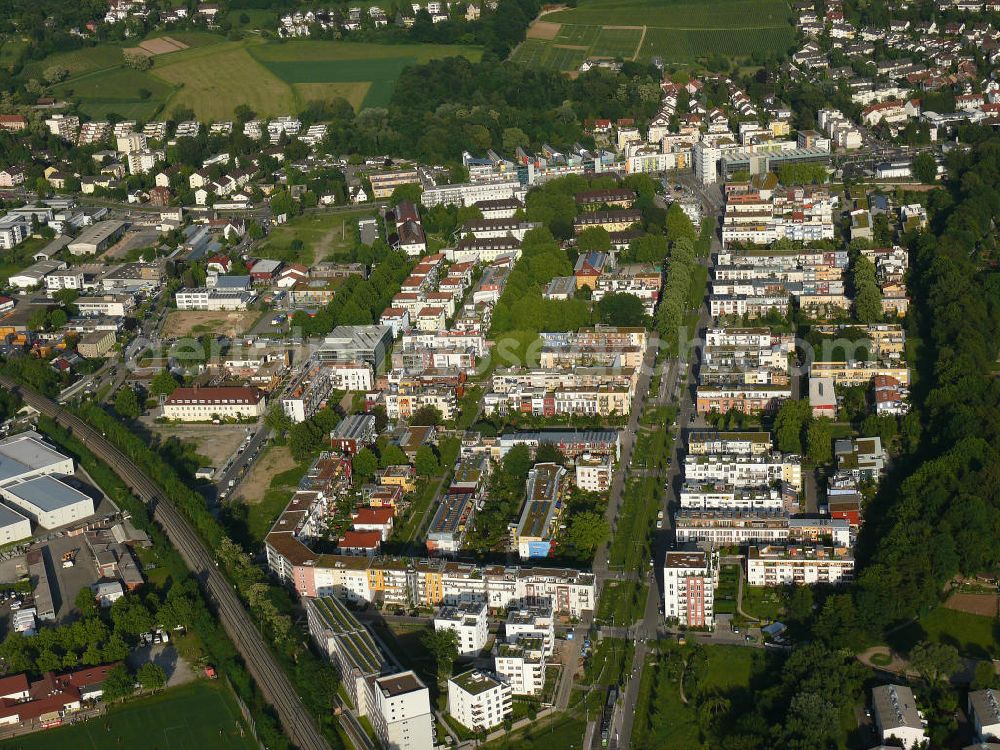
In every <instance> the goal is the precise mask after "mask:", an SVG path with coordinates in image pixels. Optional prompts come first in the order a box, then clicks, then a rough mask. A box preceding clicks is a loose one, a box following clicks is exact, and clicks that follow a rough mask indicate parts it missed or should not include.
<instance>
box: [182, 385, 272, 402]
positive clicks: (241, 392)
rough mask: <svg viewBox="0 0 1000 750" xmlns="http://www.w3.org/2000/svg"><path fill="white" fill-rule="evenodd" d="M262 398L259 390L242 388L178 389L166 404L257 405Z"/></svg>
mask: <svg viewBox="0 0 1000 750" xmlns="http://www.w3.org/2000/svg"><path fill="white" fill-rule="evenodd" d="M262 398H264V392H263V391H261V390H259V389H257V388H242V387H240V386H219V387H207V388H177V389H176V390H175V391H174V392H173V393H171V394H170V396H168V397H167V401H166V403H168V404H176V403H181V402H184V401H191V402H194V403H197V404H220V403H242V404H256V403H259V402H260V400H261V399H262Z"/></svg>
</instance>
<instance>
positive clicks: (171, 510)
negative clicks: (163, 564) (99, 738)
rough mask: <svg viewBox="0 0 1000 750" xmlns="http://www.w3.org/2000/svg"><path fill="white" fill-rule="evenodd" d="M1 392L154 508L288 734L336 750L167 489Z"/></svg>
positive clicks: (110, 450) (309, 748)
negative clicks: (81, 447) (76, 443)
mask: <svg viewBox="0 0 1000 750" xmlns="http://www.w3.org/2000/svg"><path fill="white" fill-rule="evenodd" d="M0 387H3V388H6V389H8V390H10V391H13V392H14V393H16V394H17V395H18V396H20V397H21V400H22V401H24V403H25V404H27V405H28V406H31V407H32V408H34V409H36V410H38V411H39V412H40V413H42V414H44V415H45V416H47V417H50V418H52V419H53V420H55V421H56V422H57V423H58V424H60V425H61V426H63V427H64V428H66V429H67V430H69V431H70V432H71V433H72V434H73V435H74V436H75V437H77V438H78V439H80V440H81V441H82V442H83V443H84V444H86V446H87V448H88V449H89V450H90V451H91V452H92V453H93V454H94V455H95V456H96V457H97V458H99V459H100V460H102V461H104V462H105V463H107V464H108V466H110V467H111V468H112V469H113V470H114V472H115V473H116V474H117V475H118V476H119V477H121V479H122V481H123V482H125V484H127V485H128V486H129V488H130V489H131V490H132V491H133V492H134V493H135V494H136V495H137V496H138V497H139V498H140V499H141V500H142V501H143V502H145V503H146V504H147V505H148V506H149V508H150V511H151V513H152V516H153V519H154V520H155V521H156V522H157V523H158V524H159V525H160V526H161V527H163V530H164V531H165V532H166V534H167V538H168V539H169V540H170V543H171V544H173V545H174V547H176V548H177V551H178V552H180V554H181V557H183V558H184V562H185V563H186V564H187V566H188V568H190V569H191V572H192V573H194V574H195V576H196V577H197V578H198V581H199V582H200V583H201V585H202V588H203V590H204V591H205V594H206V596H207V597H208V600H209V603H210V604H211V605H212V606H213V607H214V609H215V611H216V613H217V615H218V617H219V621H220V622H221V623H222V626H223V627H224V628H225V629H226V632H227V633H228V634H229V637H230V638H231V639H232V641H233V644H234V645H235V646H236V649H237V651H239V653H240V656H241V657H242V658H243V661H244V663H245V664H246V665H247V669H248V670H249V671H250V675H251V676H252V677H253V679H254V680H255V681H256V683H257V685H258V686H259V687H260V689H261V692H262V693H263V695H264V698H265V699H266V700H267V701H268V702H269V703H270V704H271V705H272V706H273V707H274V710H275V711H276V712H277V714H278V717H279V718H280V719H281V723H282V725H283V727H284V730H285V734H286V735H287V736H288V737H289V738H290V739H291V740H292V742H293V743H294V744H295V745H296V746H298V747H299V748H300V749H301V750H330V745H329V744H328V743H327V741H326V739H325V738H324V737H323V735H322V734H321V733H320V731H319V729H318V728H317V726H316V723H315V721H314V720H313V717H312V715H311V714H310V713H309V712H308V711H307V710H306V708H305V706H304V705H303V704H302V701H301V700H300V698H299V696H298V694H297V693H296V692H295V689H294V688H293V687H292V683H291V682H290V681H289V680H288V677H287V676H286V675H285V672H284V670H283V669H282V667H281V665H280V664H279V663H278V661H277V659H275V658H274V655H273V653H272V652H271V647H270V645H269V644H268V643H267V642H266V641H265V640H264V638H263V637H262V636H261V634H260V632H259V631H258V630H257V628H256V626H255V625H254V621H253V618H252V617H251V616H250V613H249V612H248V611H247V610H246V608H245V607H244V606H243V603H242V602H241V601H240V599H239V597H238V596H237V595H236V593H235V592H234V590H233V586H232V585H231V584H230V583H229V581H227V580H226V578H225V577H224V576H223V575H222V573H220V572H219V570H218V565H217V563H216V562H215V559H214V558H213V557H212V553H211V551H210V550H209V549H208V548H207V547H206V546H205V543H204V542H203V541H202V540H201V537H199V536H198V534H197V533H196V532H195V530H194V529H193V528H192V526H191V524H190V523H188V521H187V519H186V518H185V517H184V516H183V515H181V513H180V511H178V510H177V508H175V507H174V505H173V504H172V503H171V502H170V501H169V499H167V498H166V497H165V496H164V494H163V491H162V490H161V488H160V487H159V486H158V485H157V484H156V483H155V482H154V481H153V480H152V479H150V478H149V477H148V476H146V474H145V473H144V472H143V471H142V470H140V469H139V467H138V466H136V465H135V464H134V463H133V462H132V461H131V460H130V459H129V458H128V457H127V456H126V455H125V454H124V453H122V452H121V451H120V450H119V449H118V448H117V447H115V446H114V445H113V444H112V443H111V442H110V441H109V440H107V439H106V438H105V437H104V436H103V435H102V434H101V433H100V432H98V431H97V430H95V429H94V428H93V427H91V426H90V425H88V424H87V423H86V422H84V421H83V420H82V419H80V418H79V417H77V416H76V415H74V414H72V413H70V412H68V411H66V410H65V409H63V408H62V407H60V406H59V405H58V404H57V403H55V402H54V401H51V400H50V399H48V398H46V397H45V396H42V395H41V394H40V393H38V392H37V391H34V390H32V389H31V388H27V387H26V386H23V385H21V384H20V383H18V382H17V381H15V380H14V379H12V378H9V377H6V376H0Z"/></svg>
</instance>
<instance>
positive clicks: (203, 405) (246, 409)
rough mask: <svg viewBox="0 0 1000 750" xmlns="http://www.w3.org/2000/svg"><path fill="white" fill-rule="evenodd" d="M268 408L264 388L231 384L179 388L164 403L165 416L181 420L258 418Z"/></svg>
mask: <svg viewBox="0 0 1000 750" xmlns="http://www.w3.org/2000/svg"><path fill="white" fill-rule="evenodd" d="M266 410H267V399H266V398H265V396H264V392H263V391H260V390H258V389H256V388H242V387H231V386H219V387H209V386H206V387H194V388H177V389H176V390H174V392H173V393H171V394H170V395H169V396H168V397H167V400H166V401H165V402H164V403H163V417H164V418H165V419H176V420H179V421H181V422H206V421H209V420H213V419H236V420H242V419H257V418H258V417H262V416H263V415H264V413H265V412H266Z"/></svg>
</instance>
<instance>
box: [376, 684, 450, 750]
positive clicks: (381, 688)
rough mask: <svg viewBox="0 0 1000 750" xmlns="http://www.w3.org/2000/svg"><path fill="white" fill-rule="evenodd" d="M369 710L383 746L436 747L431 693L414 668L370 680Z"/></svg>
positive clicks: (406, 748) (405, 749) (412, 749)
mask: <svg viewBox="0 0 1000 750" xmlns="http://www.w3.org/2000/svg"><path fill="white" fill-rule="evenodd" d="M367 713H368V718H369V719H370V720H371V723H372V727H373V728H374V729H375V735H376V736H377V737H378V739H379V741H380V742H381V743H382V747H386V748H392V750H428V748H433V747H435V744H436V743H435V740H434V715H433V714H432V713H431V700H430V694H429V693H428V691H427V686H426V685H424V683H423V682H421V681H420V678H419V677H417V675H416V674H415V673H414V672H413V671H412V670H411V671H408V672H400V673H398V674H393V675H387V676H385V677H376V678H374V679H372V680H369V682H368V711H367Z"/></svg>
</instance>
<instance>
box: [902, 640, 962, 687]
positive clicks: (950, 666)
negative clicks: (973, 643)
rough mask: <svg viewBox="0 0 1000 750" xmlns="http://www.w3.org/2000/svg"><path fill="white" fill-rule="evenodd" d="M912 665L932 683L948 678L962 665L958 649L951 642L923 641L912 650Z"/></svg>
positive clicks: (935, 683)
mask: <svg viewBox="0 0 1000 750" xmlns="http://www.w3.org/2000/svg"><path fill="white" fill-rule="evenodd" d="M910 665H911V666H912V667H913V668H914V669H916V670H917V671H918V672H920V675H921V676H922V677H923V678H924V679H925V680H927V681H928V682H929V683H931V684H932V685H937V684H939V683H941V682H942V681H944V680H947V679H948V677H950V676H951V675H952V674H954V673H955V672H957V671H958V669H959V667H960V666H961V665H962V662H961V659H959V657H958V649H956V648H955V647H954V646H952V645H951V644H950V643H930V642H928V641H921V642H920V643H918V644H917V645H916V646H914V647H913V650H912V651H911V652H910Z"/></svg>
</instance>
